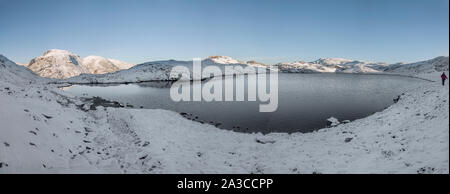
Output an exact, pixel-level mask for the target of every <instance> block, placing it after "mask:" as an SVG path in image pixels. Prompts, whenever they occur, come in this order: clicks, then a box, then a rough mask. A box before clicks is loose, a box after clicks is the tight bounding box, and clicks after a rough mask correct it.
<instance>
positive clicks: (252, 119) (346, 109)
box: [65, 73, 424, 133]
mask: <svg viewBox="0 0 450 194" xmlns="http://www.w3.org/2000/svg"><path fill="white" fill-rule="evenodd" d="M249 76H255V75H249ZM278 77H279V78H278V83H279V84H278V90H279V93H278V99H279V102H278V109H277V111H275V112H271V113H260V112H259V105H260V104H261V103H265V102H259V101H256V102H248V101H244V102H214V101H213V102H174V101H172V100H171V98H170V93H169V91H170V86H171V83H170V82H146V83H138V84H127V85H125V84H121V85H74V86H71V87H68V88H65V90H66V91H67V92H69V93H71V94H74V95H76V96H82V97H92V96H99V97H102V98H104V99H108V100H114V101H118V102H120V103H123V104H128V105H132V106H133V107H135V108H148V109H167V110H172V111H176V112H179V113H182V115H184V116H185V117H188V118H190V119H193V120H196V121H199V122H204V123H212V124H215V125H217V126H218V127H219V128H223V129H229V130H233V131H239V132H247V133H251V132H262V133H270V132H288V133H292V132H311V131H314V130H317V129H320V128H324V127H326V126H327V121H326V120H327V119H328V118H330V117H335V118H338V119H339V120H340V121H342V120H350V121H352V120H355V119H359V118H363V117H366V116H368V115H371V114H373V113H374V112H378V111H381V110H383V109H385V108H386V107H388V106H390V105H391V104H393V99H394V98H395V97H397V96H398V95H400V94H402V93H403V92H404V91H406V90H408V89H412V88H414V87H417V86H418V85H419V84H421V83H424V81H423V80H419V79H414V78H408V77H401V76H389V75H355V74H284V73H280V74H278ZM247 78H248V76H237V77H235V78H233V77H226V78H213V79H211V80H209V81H206V82H216V81H222V80H225V81H226V82H233V83H234V79H244V80H247ZM245 83H246V85H247V82H245ZM202 84H205V82H203V83H202ZM191 90H192V86H191ZM246 90H247V88H246Z"/></svg>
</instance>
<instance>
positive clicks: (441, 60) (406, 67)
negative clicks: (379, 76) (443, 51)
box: [385, 56, 449, 75]
mask: <svg viewBox="0 0 450 194" xmlns="http://www.w3.org/2000/svg"><path fill="white" fill-rule="evenodd" d="M448 69H449V57H444V56H441V57H436V58H434V59H430V60H426V61H420V62H416V63H410V64H405V63H397V64H393V65H390V66H389V67H388V68H387V69H386V70H385V71H386V72H390V73H399V74H407V75H417V74H429V73H433V72H436V71H438V72H443V71H448Z"/></svg>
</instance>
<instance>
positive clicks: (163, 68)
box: [55, 56, 248, 83]
mask: <svg viewBox="0 0 450 194" xmlns="http://www.w3.org/2000/svg"><path fill="white" fill-rule="evenodd" d="M235 62H238V61H237V60H234V59H232V58H229V57H219V56H214V57H209V58H206V59H203V60H202V63H201V65H202V67H207V66H216V67H219V69H220V70H221V72H222V73H223V74H225V66H241V67H243V68H245V67H247V66H248V65H247V64H246V63H240V62H239V63H235ZM176 66H182V67H186V68H188V69H189V71H190V72H192V69H193V61H177V60H166V61H152V62H147V63H143V64H139V65H136V66H134V67H132V68H130V69H127V70H121V71H117V72H114V73H109V74H100V75H88V74H82V75H80V76H77V77H73V78H69V79H65V80H57V81H55V82H57V83H129V82H143V81H154V80H176V79H177V78H178V76H175V77H171V76H170V72H171V71H172V69H173V68H174V67H176ZM244 72H245V71H237V72H236V73H237V74H242V73H244Z"/></svg>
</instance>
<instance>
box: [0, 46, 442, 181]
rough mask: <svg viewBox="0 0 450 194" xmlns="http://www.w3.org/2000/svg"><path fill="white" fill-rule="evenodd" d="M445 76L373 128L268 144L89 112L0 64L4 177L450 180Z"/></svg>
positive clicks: (277, 137) (0, 60)
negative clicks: (430, 176)
mask: <svg viewBox="0 0 450 194" xmlns="http://www.w3.org/2000/svg"><path fill="white" fill-rule="evenodd" d="M447 59H448V58H447ZM445 65H446V67H447V75H448V60H447V64H444V66H445ZM155 68H158V67H157V66H155ZM132 69H133V68H132ZM431 69H432V68H431ZM136 71H137V70H136ZM409 72H410V71H409ZM440 73H441V72H437V71H433V72H422V71H420V72H415V73H414V75H417V76H424V77H425V78H427V79H432V80H436V81H437V82H429V83H426V84H424V85H423V86H420V87H419V88H416V89H414V90H411V91H409V92H407V93H405V94H404V95H402V96H401V97H400V100H399V101H398V103H396V104H394V105H392V106H391V107H389V108H387V109H386V110H384V111H382V112H379V113H375V114H374V115H371V116H369V117H367V118H363V119H359V120H356V121H354V122H351V123H347V124H341V125H337V126H336V127H333V128H325V129H321V130H319V131H317V132H314V133H307V134H302V133H294V134H281V133H272V134H268V135H262V134H244V133H236V132H231V131H227V130H221V129H218V128H215V127H214V126H212V125H208V124H200V123H197V122H193V121H189V120H186V119H184V118H183V117H182V116H180V115H179V114H177V113H175V112H171V111H166V110H144V109H139V110H138V109H124V108H103V107H97V109H96V110H88V109H89V102H86V101H83V100H81V99H79V98H76V97H74V96H70V95H69V94H67V93H65V92H64V91H62V90H60V89H58V88H56V87H55V86H54V85H48V84H46V83H47V82H48V80H46V79H43V78H40V77H38V76H37V75H35V74H34V73H32V72H31V71H29V70H28V69H26V68H24V67H22V66H18V65H16V64H15V63H13V62H11V61H9V60H8V59H6V58H5V57H3V56H1V55H0V104H1V106H2V108H1V109H0V173H449V125H448V123H449V87H448V85H447V86H445V87H444V86H442V85H441V84H440V80H439V79H440V77H439V74H440ZM105 79H106V78H105ZM136 79H137V78H136ZM110 80H112V79H110ZM447 84H448V83H447Z"/></svg>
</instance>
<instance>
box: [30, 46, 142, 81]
mask: <svg viewBox="0 0 450 194" xmlns="http://www.w3.org/2000/svg"><path fill="white" fill-rule="evenodd" d="M132 66H133V65H132V64H128V63H125V62H122V61H119V60H114V59H107V58H104V57H99V56H88V57H86V58H81V57H80V56H79V55H76V54H73V53H71V52H70V51H67V50H59V49H52V50H48V51H46V52H45V53H44V55H43V56H39V57H36V58H34V59H32V60H31V61H30V63H29V64H28V65H26V67H28V68H30V69H31V70H32V71H34V72H35V73H37V74H38V75H40V76H42V77H48V78H58V79H61V78H69V77H74V76H77V75H80V74H103V73H110V72H115V71H118V70H120V69H128V68H130V67H132Z"/></svg>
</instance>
